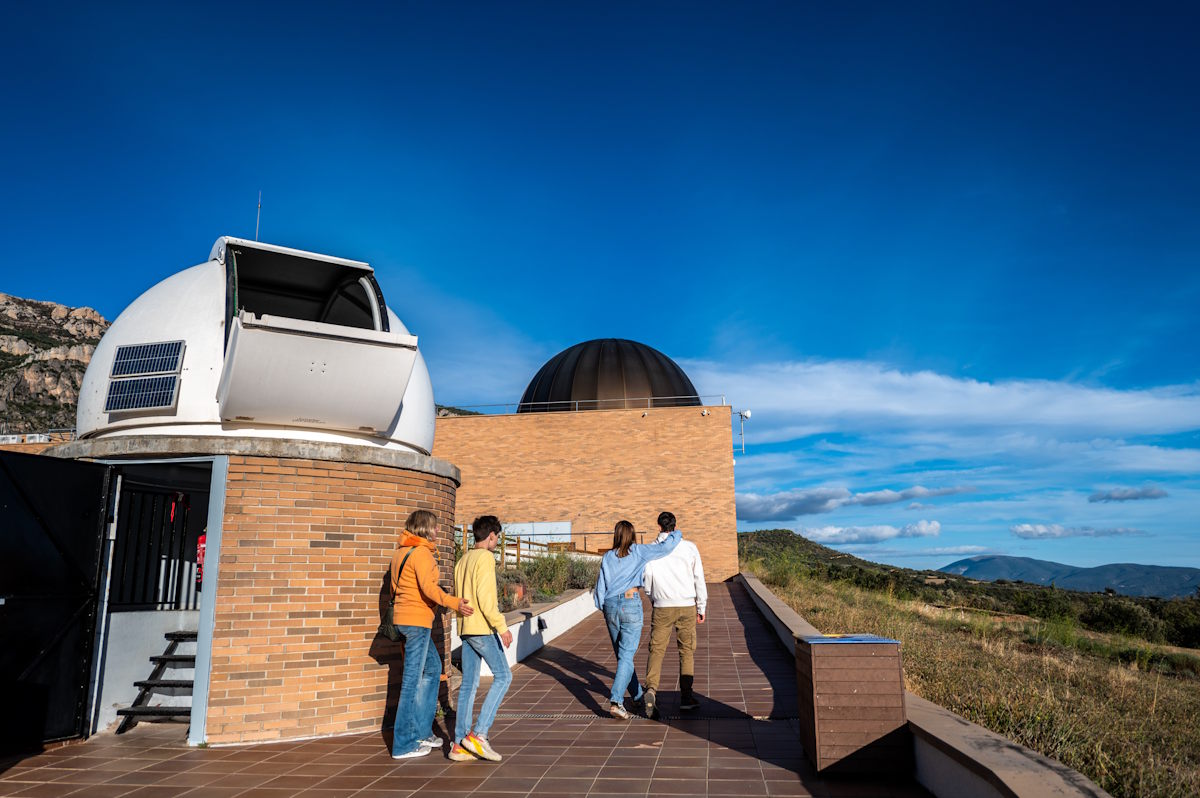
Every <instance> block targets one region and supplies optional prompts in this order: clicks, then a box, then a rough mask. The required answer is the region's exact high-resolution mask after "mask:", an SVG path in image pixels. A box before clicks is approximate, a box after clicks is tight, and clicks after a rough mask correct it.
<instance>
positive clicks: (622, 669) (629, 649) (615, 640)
mask: <svg viewBox="0 0 1200 798" xmlns="http://www.w3.org/2000/svg"><path fill="white" fill-rule="evenodd" d="M604 622H605V623H606V624H608V636H609V637H610V638H612V644H613V652H614V653H616V655H617V675H616V678H615V679H613V688H612V695H610V696H609V700H610V701H611V702H612V703H614V704H620V703H621V702H622V701H624V700H625V691H626V689H628V690H629V694H630V695H631V696H633V700H634V701H638V700H640V699H641V697H642V685H641V683H640V682H639V681H638V677H637V671H635V670H634V668H633V655H634V654H636V653H637V650H638V644H639V643H641V641H642V598H641V596H634V597H633V598H625V597H624V596H619V597H617V598H615V599H609V600H608V601H606V602H604Z"/></svg>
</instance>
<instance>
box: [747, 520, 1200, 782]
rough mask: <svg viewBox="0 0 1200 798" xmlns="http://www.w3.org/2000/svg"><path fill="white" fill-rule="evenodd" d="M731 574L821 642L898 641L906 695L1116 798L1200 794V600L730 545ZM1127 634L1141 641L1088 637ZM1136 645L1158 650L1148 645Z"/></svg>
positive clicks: (776, 540)
mask: <svg viewBox="0 0 1200 798" xmlns="http://www.w3.org/2000/svg"><path fill="white" fill-rule="evenodd" d="M738 537H739V549H740V553H741V558H742V559H741V567H742V570H743V571H744V572H746V573H751V574H754V575H756V576H758V577H759V578H760V579H762V580H763V583H764V584H765V585H766V586H767V587H768V588H769V589H770V590H771V591H772V592H773V593H774V594H775V595H776V596H778V597H779V598H780V599H782V600H783V601H784V602H786V603H787V604H788V605H789V606H790V607H792V608H793V609H795V610H796V611H797V612H798V613H800V615H801V616H803V617H804V618H805V619H806V620H807V621H808V622H809V623H811V624H813V625H814V626H815V627H816V628H818V629H820V630H821V631H823V632H825V633H828V634H845V633H866V634H877V635H882V636H884V637H890V638H893V639H895V640H899V641H900V646H901V652H902V660H903V673H904V685H905V687H906V688H907V689H908V690H911V691H912V692H913V693H915V694H917V695H919V696H921V697H923V698H926V699H928V700H930V701H932V702H934V703H935V704H938V705H940V706H943V707H945V708H947V709H949V710H950V711H951V712H954V713H956V714H958V715H961V716H962V717H964V718H966V719H967V720H969V721H971V722H973V723H978V724H980V725H981V726H984V727H986V728H988V729H991V730H992V731H994V732H996V733H997V734H1000V735H1002V736H1003V737H1006V738H1008V739H1010V740H1014V741H1016V742H1018V743H1020V744H1022V745H1025V746H1028V747H1029V748H1032V749H1034V750H1035V751H1038V752H1040V753H1042V754H1045V755H1046V756H1048V757H1051V758H1053V759H1056V760H1058V761H1060V762H1063V763H1064V764H1066V765H1067V766H1069V767H1072V768H1075V769H1076V770H1078V771H1080V772H1081V773H1083V774H1084V775H1086V776H1087V777H1088V778H1090V779H1092V780H1093V781H1095V782H1096V783H1097V784H1098V785H1100V787H1101V788H1103V789H1104V790H1106V791H1107V792H1108V793H1109V794H1111V795H1113V796H1114V798H1192V797H1193V796H1197V795H1200V724H1197V723H1196V718H1197V717H1198V716H1200V689H1198V685H1200V656H1198V655H1200V651H1196V650H1192V649H1182V648H1178V647H1174V646H1170V645H1165V644H1164V642H1165V641H1166V640H1168V639H1172V640H1178V641H1184V640H1188V639H1191V640H1194V639H1195V637H1196V632H1197V624H1196V618H1197V616H1198V615H1200V607H1198V604H1200V599H1196V598H1190V599H1178V600H1173V601H1161V600H1152V599H1134V598H1128V597H1125V596H1116V595H1104V594H1094V593H1079V592H1073V591H1067V590H1058V589H1055V588H1053V587H1043V586H1038V585H1029V584H1024V583H1012V582H1010V583H1005V584H1000V583H979V582H973V581H972V580H969V579H964V578H961V577H955V576H952V575H949V574H944V573H940V572H937V571H914V570H909V569H906V568H897V567H894V566H890V565H880V564H877V563H872V562H868V561H866V560H861V559H858V558H856V557H852V556H850V555H846V554H842V553H840V552H837V551H834V550H832V549H829V548H826V547H824V546H820V545H817V544H815V543H812V542H811V541H808V540H805V539H804V538H802V537H799V536H798V535H796V534H794V533H793V532H791V531H790V530H770V531H766V532H751V533H745V534H742V535H739V536H738ZM1113 628H1119V629H1122V630H1127V629H1138V630H1142V631H1143V632H1145V633H1146V636H1141V635H1139V634H1130V633H1129V632H1126V631H1120V632H1117V633H1113V632H1106V631H1097V630H1103V629H1113ZM1147 638H1151V639H1155V640H1161V641H1164V642H1150V641H1149V640H1148V639H1147Z"/></svg>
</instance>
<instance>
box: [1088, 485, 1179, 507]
mask: <svg viewBox="0 0 1200 798" xmlns="http://www.w3.org/2000/svg"><path fill="white" fill-rule="evenodd" d="M1166 497H1167V492H1166V491H1165V490H1163V489H1162V488H1154V487H1145V488H1110V489H1109V490H1101V491H1096V492H1095V493H1093V494H1092V495H1091V496H1088V501H1089V502H1092V503H1093V504H1095V503H1096V502H1130V501H1138V500H1141V499H1165V498H1166Z"/></svg>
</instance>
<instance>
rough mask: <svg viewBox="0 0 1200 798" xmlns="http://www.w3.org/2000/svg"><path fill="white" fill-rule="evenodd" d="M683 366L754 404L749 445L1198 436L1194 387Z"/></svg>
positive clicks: (871, 366)
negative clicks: (998, 434)
mask: <svg viewBox="0 0 1200 798" xmlns="http://www.w3.org/2000/svg"><path fill="white" fill-rule="evenodd" d="M684 367H685V369H686V370H687V372H688V374H689V375H690V376H691V377H692V381H693V382H695V383H696V385H697V387H698V389H699V390H700V392H701V393H712V394H725V395H728V396H730V397H733V399H734V401H735V402H737V403H738V404H744V405H750V406H752V409H753V410H754V420H753V424H754V426H753V427H752V428H751V427H750V426H749V424H748V425H747V427H748V429H747V437H748V441H751V442H753V441H755V440H757V441H763V442H771V441H786V440H793V439H795V438H797V437H802V436H805V435H812V434H818V432H817V431H820V432H835V431H846V430H849V431H854V432H865V431H868V430H880V429H897V428H905V429H924V430H929V431H948V430H950V431H965V430H976V431H983V430H996V429H1009V430H1016V431H1028V430H1033V429H1041V430H1047V429H1049V430H1061V431H1069V432H1070V433H1071V436H1072V437H1073V436H1078V435H1088V436H1110V435H1116V436H1118V437H1120V436H1129V435H1150V434H1169V433H1174V432H1182V431H1187V430H1193V429H1197V428H1200V384H1191V385H1176V386H1167V387H1161V388H1149V389H1141V390H1127V391H1121V390H1115V389H1110V388H1095V387H1089V386H1083V385H1076V384H1072V383H1068V382H1052V381H1048V380H1008V381H1002V382H981V381H978V380H971V379H964V378H961V377H949V376H945V375H942V374H935V373H933V372H930V371H918V372H904V371H900V370H899V369H895V368H891V367H889V366H886V365H883V364H880V363H872V362H853V361H824V362H822V361H799V362H795V361H793V362H781V363H761V364H757V365H751V366H748V367H746V368H743V369H728V368H725V367H723V366H721V365H719V364H716V363H712V362H708V361H686V362H685V366H684ZM751 430H753V432H752V431H751ZM751 436H752V437H751ZM1039 437H1040V436H1039Z"/></svg>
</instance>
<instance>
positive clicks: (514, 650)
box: [450, 590, 599, 676]
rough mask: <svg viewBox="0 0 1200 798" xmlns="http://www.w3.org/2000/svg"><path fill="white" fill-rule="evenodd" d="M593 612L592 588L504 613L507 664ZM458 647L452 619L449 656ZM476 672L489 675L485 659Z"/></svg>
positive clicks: (516, 660)
mask: <svg viewBox="0 0 1200 798" xmlns="http://www.w3.org/2000/svg"><path fill="white" fill-rule="evenodd" d="M593 612H599V610H597V609H596V603H595V600H594V599H593V598H592V591H590V590H577V591H573V592H572V594H570V595H568V596H566V597H565V598H563V599H562V600H561V601H559V602H557V603H555V604H551V605H548V606H546V607H541V608H534V609H528V610H513V611H512V612H508V613H505V615H504V622H505V623H506V624H508V631H510V632H512V635H513V644H512V645H511V646H509V647H508V648H506V649H505V650H504V655H505V657H506V658H507V659H508V664H509V666H514V665H516V664H517V663H518V662H520V661H521V660H523V659H525V658H526V657H528V656H530V655H531V654H533V653H535V652H536V651H538V650H540V649H541V647H542V646H544V645H546V644H547V643H549V642H550V641H551V640H553V639H554V638H556V637H558V636H559V635H561V634H565V633H566V632H568V631H570V629H571V628H572V627H574V626H575V624H577V623H579V622H580V621H582V620H583V619H584V618H587V617H588V616H589V615H591V614H592V613H593ZM461 647H462V640H460V639H459V636H458V624H457V623H456V622H455V620H454V619H453V618H452V619H451V621H450V651H451V656H452V657H454V658H455V659H457V656H456V655H455V654H454V652H456V651H459V649H460V648H461ZM479 672H480V673H481V674H482V675H483V676H491V675H492V669H491V668H489V667H488V665H487V663H486V662H481V663H480V670H479Z"/></svg>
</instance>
